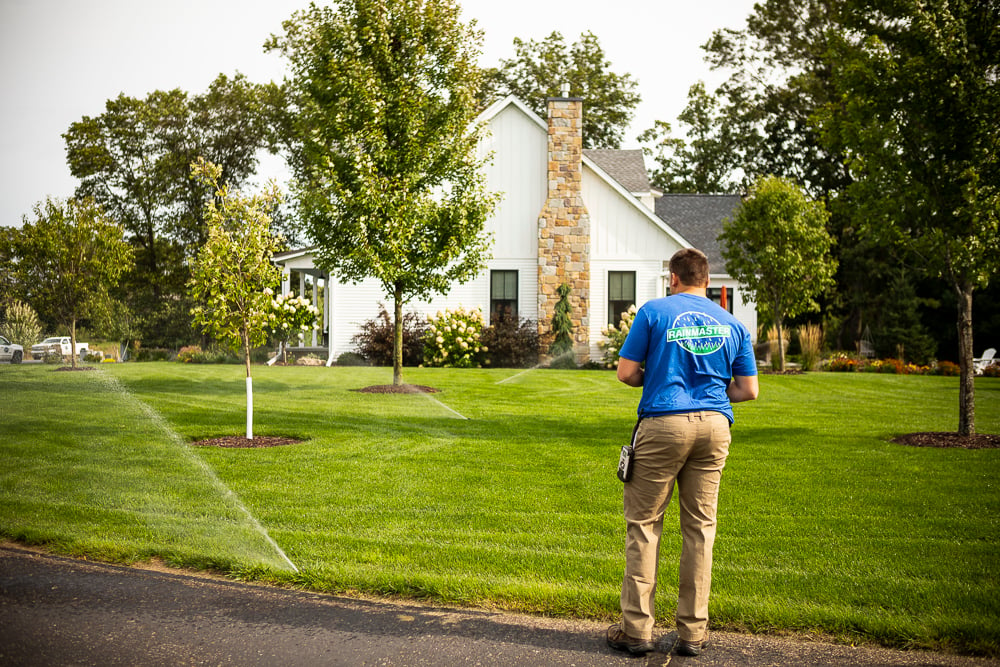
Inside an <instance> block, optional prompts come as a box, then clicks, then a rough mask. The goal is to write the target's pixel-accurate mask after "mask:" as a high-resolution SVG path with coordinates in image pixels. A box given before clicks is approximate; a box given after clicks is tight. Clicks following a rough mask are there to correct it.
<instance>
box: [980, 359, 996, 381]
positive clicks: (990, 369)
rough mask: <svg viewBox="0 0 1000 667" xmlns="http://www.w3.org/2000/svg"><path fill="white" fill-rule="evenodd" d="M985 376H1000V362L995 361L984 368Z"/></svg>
mask: <svg viewBox="0 0 1000 667" xmlns="http://www.w3.org/2000/svg"><path fill="white" fill-rule="evenodd" d="M983 377H988V378H1000V364H998V363H996V362H993V363H992V364H990V365H989V366H987V367H986V368H984V369H983Z"/></svg>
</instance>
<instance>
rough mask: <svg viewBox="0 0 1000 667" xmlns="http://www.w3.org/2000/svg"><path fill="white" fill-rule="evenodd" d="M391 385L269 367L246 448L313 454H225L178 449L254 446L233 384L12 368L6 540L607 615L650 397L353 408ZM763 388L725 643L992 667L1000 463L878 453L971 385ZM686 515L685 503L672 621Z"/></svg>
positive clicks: (987, 396)
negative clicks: (790, 636)
mask: <svg viewBox="0 0 1000 667" xmlns="http://www.w3.org/2000/svg"><path fill="white" fill-rule="evenodd" d="M391 377H392V375H391V370H390V369H384V368H377V369H373V368H332V369H327V368H316V367H288V368H283V367H272V368H268V367H256V368H255V369H254V389H255V404H256V411H255V419H254V423H255V429H254V430H255V434H257V435H282V436H293V437H297V438H300V439H302V440H303V442H302V443H300V444H296V445H290V446H284V447H272V448H257V449H220V448H193V447H189V446H187V444H186V443H188V442H190V441H194V440H198V439H203V438H210V437H214V436H221V435H239V434H241V432H242V430H243V428H244V425H245V414H244V410H245V403H244V401H245V393H244V382H243V378H242V368H241V367H239V366H191V365H182V364H170V363H148V364H126V365H110V364H106V365H104V366H102V367H101V368H100V370H99V371H98V372H86V373H84V372H81V373H64V372H56V371H53V370H52V367H51V366H48V367H46V366H21V367H10V366H4V367H0V396H2V400H0V534H2V535H4V536H7V537H9V538H13V539H16V540H20V541H23V542H30V543H36V544H46V545H48V546H49V547H50V548H52V549H54V550H56V551H59V552H61V553H69V554H74V555H86V556H88V557H92V558H102V559H107V560H113V561H122V562H133V561H136V560H142V559H147V558H151V557H154V556H158V557H162V558H164V559H166V560H167V561H168V562H169V563H171V564H173V565H177V566H185V567H195V568H212V569H217V570H222V571H226V572H229V573H230V574H232V575H233V576H237V577H244V578H255V579H262V580H266V581H272V582H279V583H290V584H294V585H298V586H302V587H308V588H311V589H316V590H322V591H331V592H350V591H360V592H365V593H375V594H389V595H403V596H411V597H424V598H428V599H431V600H435V601H441V602H446V603H460V604H471V605H489V606H494V607H502V608H507V609H515V610H521V611H529V612H539V613H545V614H552V615H569V616H578V617H585V618H601V619H608V618H613V617H615V615H616V614H617V604H618V594H619V589H620V582H621V574H622V567H623V551H624V550H623V543H624V522H623V520H622V517H621V485H620V483H619V482H618V481H617V479H616V478H615V474H614V471H615V466H616V463H617V454H618V449H619V445H620V443H621V442H622V441H624V440H626V439H627V437H628V435H629V434H630V432H631V427H632V425H633V422H634V411H635V405H636V403H637V401H638V398H639V392H638V390H634V389H630V388H628V387H625V386H624V385H621V384H619V383H618V382H616V380H615V378H614V374H613V373H611V372H606V371H550V370H535V371H527V372H522V371H515V370H463V371H456V370H442V369H406V372H405V379H406V381H407V382H410V383H414V384H422V385H429V386H432V387H435V388H437V389H439V390H440V392H439V393H436V394H433V395H425V394H416V395H394V394H392V395H387V394H362V393H359V392H357V391H354V390H356V389H359V388H362V387H365V386H368V385H374V384H387V383H389V382H391ZM761 385H762V386H761V399H760V400H759V401H757V402H755V403H751V404H744V405H738V406H736V416H737V424H736V426H735V427H734V436H733V438H734V441H733V446H732V449H731V454H730V458H729V462H728V465H727V467H726V473H725V475H724V481H723V489H722V498H721V506H720V526H719V537H718V541H717V543H716V550H715V570H714V572H715V579H714V586H713V594H712V607H711V614H712V625H713V627H715V628H718V629H748V630H751V631H755V632H767V631H785V630H796V631H810V632H823V633H828V634H832V635H835V636H837V637H839V638H841V639H843V640H845V641H876V642H879V643H883V644H887V645H890V646H918V647H926V648H936V649H947V650H957V651H963V652H972V653H981V654H987V655H993V656H996V655H1000V576H998V575H1000V555H998V554H1000V490H998V488H997V484H998V472H1000V450H957V449H948V450H943V449H927V448H910V447H903V446H900V445H895V444H892V443H890V442H888V438H890V437H891V436H893V435H894V434H898V433H904V432H911V431H947V430H954V429H955V427H956V425H957V423H958V417H957V402H958V381H957V378H943V377H923V376H891V375H872V374H823V373H817V374H807V375H799V376H764V377H762V378H761ZM976 391H977V413H976V419H977V426H978V430H979V431H981V432H991V433H1000V380H998V379H991V378H981V379H979V380H977V387H976ZM462 417H465V419H463V418H462ZM676 521H677V513H676V507H673V508H672V511H671V512H670V513H669V515H668V525H669V527H668V529H667V530H666V531H665V537H664V543H663V551H662V557H661V563H662V565H661V568H660V580H661V583H660V591H661V594H660V596H659V599H658V608H657V613H658V617H659V618H660V619H661V623H662V625H663V626H664V627H670V626H671V625H672V617H673V607H674V601H675V592H674V591H675V581H676V576H677V555H678V552H679V549H680V538H679V535H678V533H677V530H676ZM286 556H287V559H288V560H286ZM289 561H290V562H291V563H294V566H295V567H297V571H295V570H293V568H292V567H291V565H290V564H289Z"/></svg>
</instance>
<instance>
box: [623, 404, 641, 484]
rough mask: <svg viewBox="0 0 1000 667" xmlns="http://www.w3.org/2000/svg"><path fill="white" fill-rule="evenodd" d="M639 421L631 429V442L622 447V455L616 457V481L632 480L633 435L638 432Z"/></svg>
mask: <svg viewBox="0 0 1000 667" xmlns="http://www.w3.org/2000/svg"><path fill="white" fill-rule="evenodd" d="M641 421H642V419H639V421H637V422H636V423H635V428H633V429H632V440H631V441H629V443H628V444H627V445H622V453H621V455H620V456H619V457H618V479H620V480H621V481H622V482H627V481H629V480H630V479H632V466H633V464H634V463H635V434H636V433H638V432H639V422H641Z"/></svg>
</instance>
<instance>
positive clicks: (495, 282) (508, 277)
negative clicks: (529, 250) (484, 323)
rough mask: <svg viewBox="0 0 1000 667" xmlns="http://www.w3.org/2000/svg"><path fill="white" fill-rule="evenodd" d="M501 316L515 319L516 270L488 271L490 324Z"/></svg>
mask: <svg viewBox="0 0 1000 667" xmlns="http://www.w3.org/2000/svg"><path fill="white" fill-rule="evenodd" d="M501 317H511V318H513V319H514V320H517V271H490V324H496V322H497V321H498V320H499V319H500V318H501Z"/></svg>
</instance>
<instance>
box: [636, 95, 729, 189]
mask: <svg viewBox="0 0 1000 667" xmlns="http://www.w3.org/2000/svg"><path fill="white" fill-rule="evenodd" d="M718 106H719V102H718V100H717V99H716V98H715V97H713V96H711V95H709V94H708V92H707V91H706V90H705V84H704V83H702V82H700V81H699V82H698V83H696V84H694V85H693V86H691V89H690V90H689V91H688V105H687V107H686V108H685V109H684V111H682V112H681V114H680V116H678V117H677V120H678V121H680V123H681V125H682V127H686V128H687V131H686V132H685V135H686V137H687V139H686V140H685V139H682V138H680V137H676V136H673V135H672V129H671V127H670V123H667V122H664V121H656V123H655V124H654V125H653V127H651V128H649V129H648V130H646V131H644V132H643V133H642V134H640V135H639V141H640V142H641V143H650V142H652V143H653V144H654V148H646V149H644V152H645V153H646V155H648V156H650V157H652V158H653V159H654V161H655V162H656V163H657V164H658V165H659V166H658V167H657V168H656V169H654V170H653V171H652V172H651V174H650V183H651V184H652V185H653V186H654V187H657V188H659V189H661V190H662V191H664V192H675V193H676V192H681V193H698V194H709V193H727V192H735V191H736V190H737V188H738V184H737V181H736V178H735V173H734V172H735V167H734V164H733V162H732V155H733V149H734V144H735V143H736V137H734V136H733V133H732V128H731V127H730V125H729V124H728V123H724V122H722V121H721V120H720V118H719V113H720V112H719V109H718Z"/></svg>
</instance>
